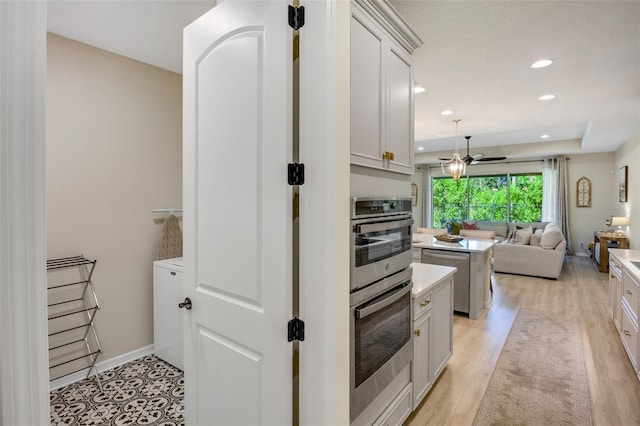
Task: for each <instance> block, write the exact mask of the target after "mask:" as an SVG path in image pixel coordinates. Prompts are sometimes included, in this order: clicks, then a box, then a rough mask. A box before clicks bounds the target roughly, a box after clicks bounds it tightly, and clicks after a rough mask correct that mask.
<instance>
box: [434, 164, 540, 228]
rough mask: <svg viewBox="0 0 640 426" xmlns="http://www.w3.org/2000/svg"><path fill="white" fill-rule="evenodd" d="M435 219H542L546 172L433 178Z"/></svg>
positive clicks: (437, 221) (438, 223)
mask: <svg viewBox="0 0 640 426" xmlns="http://www.w3.org/2000/svg"><path fill="white" fill-rule="evenodd" d="M432 201H433V218H432V219H433V221H432V224H433V226H435V227H438V226H440V224H441V223H443V222H444V221H446V220H480V221H497V222H534V221H539V220H541V218H542V174H540V173H535V174H521V175H496V176H469V177H464V178H461V179H460V180H458V181H455V180H453V178H450V177H442V178H434V179H433V200H432Z"/></svg>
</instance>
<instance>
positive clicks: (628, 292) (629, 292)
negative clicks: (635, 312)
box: [624, 290, 633, 294]
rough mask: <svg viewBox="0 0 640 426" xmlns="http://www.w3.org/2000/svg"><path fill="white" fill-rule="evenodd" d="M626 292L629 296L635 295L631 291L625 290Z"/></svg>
mask: <svg viewBox="0 0 640 426" xmlns="http://www.w3.org/2000/svg"><path fill="white" fill-rule="evenodd" d="M624 292H625V293H627V294H633V292H632V291H631V290H625V291H624Z"/></svg>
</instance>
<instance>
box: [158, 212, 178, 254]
mask: <svg viewBox="0 0 640 426" xmlns="http://www.w3.org/2000/svg"><path fill="white" fill-rule="evenodd" d="M173 257H182V231H180V223H179V222H178V218H177V217H175V216H174V215H171V216H169V217H168V218H167V219H166V220H165V221H164V227H163V228H162V238H161V239H160V245H159V246H158V256H157V260H162V259H171V258H173Z"/></svg>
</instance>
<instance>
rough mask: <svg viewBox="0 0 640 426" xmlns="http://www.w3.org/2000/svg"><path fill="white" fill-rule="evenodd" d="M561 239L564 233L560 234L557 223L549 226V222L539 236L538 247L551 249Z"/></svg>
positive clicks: (562, 239)
mask: <svg viewBox="0 0 640 426" xmlns="http://www.w3.org/2000/svg"><path fill="white" fill-rule="evenodd" d="M554 225H555V224H554ZM562 241H564V235H562V230H560V227H559V226H558V225H555V226H551V224H549V225H547V227H546V228H545V229H544V232H543V233H542V236H541V237H540V247H542V248H544V249H547V250H553V249H554V248H556V246H557V245H558V244H560V242H562Z"/></svg>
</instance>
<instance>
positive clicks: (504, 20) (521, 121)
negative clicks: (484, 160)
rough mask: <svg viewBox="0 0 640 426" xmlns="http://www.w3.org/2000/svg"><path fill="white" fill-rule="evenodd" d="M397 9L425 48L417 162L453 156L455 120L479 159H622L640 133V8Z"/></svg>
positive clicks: (591, 4)
mask: <svg viewBox="0 0 640 426" xmlns="http://www.w3.org/2000/svg"><path fill="white" fill-rule="evenodd" d="M391 3H392V4H393V5H394V6H395V7H396V9H397V10H398V11H399V12H400V14H401V15H402V16H403V17H404V18H405V20H406V21H407V22H408V23H409V25H410V26H411V27H412V28H413V29H414V30H415V31H416V33H417V34H418V35H419V36H420V37H421V38H422V39H423V40H424V45H423V46H422V47H420V48H419V49H418V50H417V51H416V52H415V53H414V60H415V79H416V81H417V82H418V83H419V84H420V85H422V86H424V87H425V89H426V91H425V92H424V93H422V94H416V97H415V140H416V153H417V154H418V155H417V158H416V162H418V163H420V162H433V161H437V160H436V159H437V157H438V156H442V154H447V156H449V157H450V156H451V151H452V150H453V149H454V147H455V144H456V143H455V138H454V137H453V135H454V134H455V125H454V123H453V122H452V120H453V119H455V118H461V119H462V121H461V122H460V125H459V131H458V135H459V138H458V145H459V147H460V148H461V150H466V146H465V140H464V138H463V136H465V135H472V136H473V137H472V139H471V153H472V154H474V153H480V152H481V153H483V154H485V155H507V156H509V157H510V158H515V157H527V156H532V155H548V154H571V153H578V152H582V153H590V152H610V151H615V150H616V149H617V148H618V147H620V145H622V144H623V143H624V142H626V141H627V140H628V139H629V138H630V137H631V136H632V135H634V134H635V133H637V132H638V131H639V130H640V126H639V123H640V2H637V1H606V2H605V1H583V2H576V1H396V0H392V2H391ZM543 58H548V59H552V60H553V61H554V62H553V64H552V65H551V66H549V67H546V68H541V69H532V68H530V65H531V64H532V63H533V62H535V61H537V60H539V59H543ZM546 93H552V94H555V95H556V98H555V99H554V100H551V101H544V102H543V101H539V100H538V97H539V96H541V95H543V94H546ZM444 110H452V111H454V114H452V115H449V116H442V115H440V113H441V112H442V111H444ZM541 135H548V136H549V137H548V138H547V139H546V140H543V139H541ZM418 148H424V150H423V151H419V150H418ZM422 153H426V154H422Z"/></svg>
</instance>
